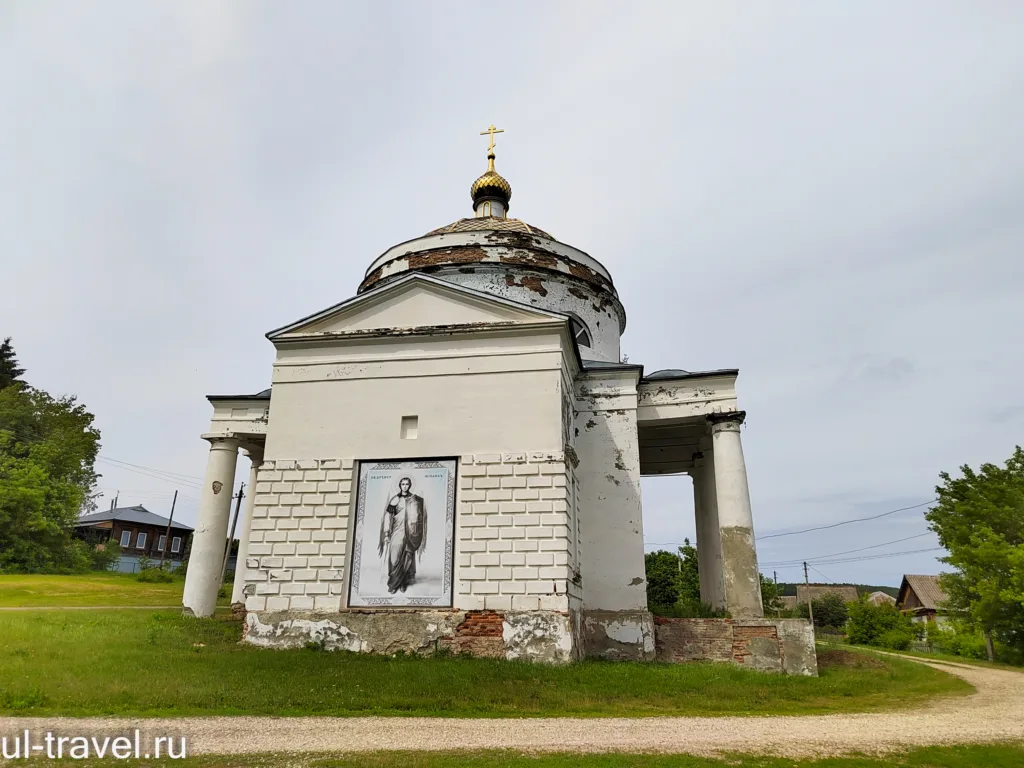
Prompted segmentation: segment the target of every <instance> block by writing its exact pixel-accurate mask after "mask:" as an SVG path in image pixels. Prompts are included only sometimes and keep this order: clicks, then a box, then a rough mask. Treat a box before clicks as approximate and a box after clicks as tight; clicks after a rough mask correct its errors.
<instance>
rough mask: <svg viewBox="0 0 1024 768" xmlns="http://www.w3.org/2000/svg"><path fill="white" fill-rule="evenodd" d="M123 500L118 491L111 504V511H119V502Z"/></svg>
mask: <svg viewBox="0 0 1024 768" xmlns="http://www.w3.org/2000/svg"><path fill="white" fill-rule="evenodd" d="M120 498H121V492H120V491H118V492H117V495H116V496H114V500H113V501H112V502H111V503H110V508H111V509H117V500H118V499H120Z"/></svg>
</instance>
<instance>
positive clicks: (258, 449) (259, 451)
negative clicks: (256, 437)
mask: <svg viewBox="0 0 1024 768" xmlns="http://www.w3.org/2000/svg"><path fill="white" fill-rule="evenodd" d="M242 453H244V454H245V455H246V456H248V457H249V460H250V461H251V462H252V463H253V464H262V463H263V446H262V445H247V446H245V447H244V448H243V449H242Z"/></svg>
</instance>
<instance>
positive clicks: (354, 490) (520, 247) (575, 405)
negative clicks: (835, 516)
mask: <svg viewBox="0 0 1024 768" xmlns="http://www.w3.org/2000/svg"><path fill="white" fill-rule="evenodd" d="M484 133H485V134H490V140H491V143H490V146H489V148H488V155H487V159H488V166H487V170H486V172H485V173H484V174H483V175H482V176H480V177H479V178H478V179H477V180H476V181H475V182H473V184H472V185H471V188H470V194H471V198H472V211H473V215H472V216H471V217H468V218H463V219H458V220H456V221H454V222H452V223H449V224H446V225H444V226H442V227H439V228H437V229H434V230H432V231H430V232H427V233H426V234H425V235H422V236H420V237H416V238H414V239H412V240H407V241H405V242H402V243H399V244H398V245H395V246H393V247H391V248H389V249H388V250H386V251H385V252H384V253H383V254H381V255H380V256H379V257H378V258H376V259H374V260H373V261H372V262H371V263H370V264H369V266H368V268H367V270H366V274H365V278H364V279H363V280H362V282H361V284H360V285H359V286H358V288H357V291H356V294H355V296H353V297H352V298H349V299H347V300H344V301H341V302H340V303H338V304H336V305H334V306H332V307H328V308H327V309H324V310H321V311H318V312H315V313H313V314H310V315H309V316H308V317H305V318H302V319H300V320H298V321H296V322H293V323H290V324H288V325H286V326H284V327H281V328H278V329H277V330H274V331H271V332H270V333H268V334H267V338H268V339H269V340H270V341H271V343H273V345H274V347H275V348H276V353H277V356H276V360H275V362H274V366H273V372H272V376H271V387H270V388H269V389H264V390H263V391H260V392H258V393H256V394H251V395H219V396H211V397H210V398H209V400H210V402H211V404H212V406H213V418H212V421H211V425H210V429H209V431H208V432H207V433H206V434H204V435H203V437H204V438H205V439H206V440H208V441H209V443H210V456H209V462H208V466H207V469H206V476H205V480H204V483H203V491H202V494H203V496H202V502H201V507H200V513H199V522H198V527H197V531H196V536H195V541H194V544H193V549H192V556H191V561H190V566H189V571H188V579H187V581H186V585H185V594H184V605H185V609H186V612H188V613H190V614H192V615H195V616H200V617H201V616H210V615H212V613H213V610H214V606H215V603H216V594H217V589H218V586H219V577H220V563H221V558H222V556H223V551H224V542H225V535H226V531H227V522H228V514H229V505H230V498H231V488H232V485H233V483H234V481H235V463H236V458H237V454H238V452H239V450H243V451H244V452H246V453H247V454H248V456H249V458H250V460H251V468H250V471H249V487H250V488H252V489H253V491H254V492H253V493H251V494H250V495H249V496H248V499H247V506H246V510H245V513H244V516H243V518H242V522H241V524H240V526H239V530H240V538H241V543H240V551H239V566H238V568H237V570H236V577H235V582H234V585H233V593H232V601H233V602H235V603H238V604H242V603H244V609H245V611H246V613H247V615H246V624H245V640H246V641H247V642H249V643H253V644H256V645H263V646H270V647H288V646H295V645H301V644H302V643H304V642H308V641H310V640H314V641H317V642H322V643H324V645H325V646H326V647H329V648H344V649H349V650H355V651H365V652H382V653H393V652H396V651H399V650H403V651H411V652H419V651H424V650H430V649H435V648H448V649H451V650H453V651H466V652H469V653H474V654H477V655H489V656H500V657H504V658H526V659H537V660H545V661H553V662H565V661H570V660H572V659H576V658H581V657H601V658H614V659H652V658H655V657H656V656H659V657H661V656H664V657H672V658H679V657H680V656H682V657H686V658H696V657H700V654H701V653H703V651H701V650H700V647H705V646H706V645H707V644H706V643H705V644H704V646H701V644H700V643H691V640H692V639H693V637H695V635H694V633H695V632H696V633H698V634H699V633H700V632H704V630H703V629H697V628H694V627H696V625H693V626H690V625H687V626H683V627H682V628H681V629H680V626H681V625H680V626H673V627H670V628H669V629H666V630H665V631H663V632H662V633H661V635H659V636H658V638H657V642H656V631H655V630H656V625H655V620H654V618H653V617H652V615H651V613H650V612H649V611H648V607H647V598H646V582H645V573H644V544H643V516H642V508H641V494H640V478H641V477H642V476H645V475H667V474H672V475H682V474H686V475H689V476H690V477H691V478H692V479H693V489H694V490H693V492H694V500H695V506H696V528H697V540H698V551H699V560H700V582H701V583H700V589H701V597H702V600H704V601H706V602H708V603H710V604H712V605H713V606H715V607H716V608H719V609H723V610H727V611H728V612H729V613H730V615H731V617H732V618H731V619H730V620H728V621H727V622H721V623H720V624H718V625H716V626H717V629H715V630H714V631H713V632H711V635H713V637H712V638H711V640H712V641H713V643H712V644H714V643H717V645H716V646H715V648H716V649H717V650H715V651H714V653H716V654H718V655H719V656H721V657H722V660H726V661H729V660H731V661H733V662H735V663H747V664H750V665H753V666H758V667H759V668H772V669H779V670H782V669H785V670H786V671H791V672H797V673H801V674H814V670H815V664H814V650H813V634H812V632H811V630H810V628H809V626H808V625H807V622H804V621H801V620H788V621H787V620H765V619H764V616H763V609H762V605H761V595H760V585H759V575H758V566H757V553H756V551H755V546H754V528H753V516H752V512H751V505H750V495H749V492H748V487H747V471H746V466H745V462H744V456H743V448H742V441H741V427H742V425H743V422H744V416H745V414H744V411H743V410H742V409H741V408H740V405H739V402H738V399H737V394H736V379H737V375H738V372H737V370H735V369H728V368H726V369H721V370H712V371H686V370H681V369H673V370H665V371H658V372H654V373H651V374H646V373H645V371H644V368H643V366H642V365H639V364H637V363H634V362H624V361H623V359H622V357H621V351H620V347H619V339H620V336H621V335H622V333H623V330H624V329H625V327H626V310H625V308H624V307H623V305H622V302H621V301H620V299H619V296H618V293H617V292H616V289H615V284H614V282H613V280H612V275H611V273H610V272H609V270H608V269H607V268H606V267H605V266H604V265H602V264H601V263H600V262H599V261H598V260H597V259H595V258H594V257H593V256H591V255H589V254H588V253H586V252H584V251H582V250H580V249H578V248H576V247H574V246H572V245H569V244H566V243H563V242H560V241H559V240H557V239H556V238H555V237H554V236H553V235H551V234H549V233H547V232H546V231H544V230H542V229H540V228H539V227H536V226H534V225H532V224H527V223H526V222H524V221H521V220H518V219H514V218H510V217H509V216H508V212H509V206H510V201H511V197H512V188H511V185H510V184H509V182H508V181H507V180H506V179H505V178H503V177H502V176H501V175H499V174H498V173H497V171H496V170H495V154H494V134H495V133H500V131H498V130H497V129H494V127H493V126H491V128H490V129H488V130H487V131H485V132H484ZM681 621H686V620H681ZM697 621H703V620H697ZM700 626H701V627H703V626H704V625H700ZM709 637H710V635H709ZM709 642H710V641H709ZM687 643H690V645H687ZM691 645H692V647H693V649H695V650H691V651H686V650H685V649H683V648H682V646H686V647H687V648H689V647H690V646H691ZM676 646H679V647H676ZM698 646H699V647H698ZM687 654H689V655H688V656H687Z"/></svg>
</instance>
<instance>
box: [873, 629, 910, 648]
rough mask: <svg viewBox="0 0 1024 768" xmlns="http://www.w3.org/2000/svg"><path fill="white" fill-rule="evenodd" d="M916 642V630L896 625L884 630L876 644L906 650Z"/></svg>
mask: <svg viewBox="0 0 1024 768" xmlns="http://www.w3.org/2000/svg"><path fill="white" fill-rule="evenodd" d="M912 642H914V631H913V629H911V628H910V627H894V628H893V629H888V630H886V631H885V632H883V633H882V634H881V635H880V636H879V638H878V641H877V642H876V643H874V644H875V645H879V646H881V647H882V648H891V649H892V650H894V651H906V650H908V649H909V648H910V644H911V643H912Z"/></svg>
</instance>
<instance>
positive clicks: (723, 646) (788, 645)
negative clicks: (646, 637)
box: [654, 616, 818, 676]
mask: <svg viewBox="0 0 1024 768" xmlns="http://www.w3.org/2000/svg"><path fill="white" fill-rule="evenodd" d="M654 640H655V657H656V658H657V659H658V661H666V662H672V663H682V662H688V661H715V662H721V663H729V664H738V665H740V666H744V667H748V668H750V669H757V670H762V671H766V672H785V673H786V674H789V675H811V676H817V674H818V659H817V655H816V654H815V652H814V632H813V631H812V629H811V625H810V622H808V621H805V620H804V619H665V618H661V617H658V616H656V617H655V618H654Z"/></svg>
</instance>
